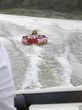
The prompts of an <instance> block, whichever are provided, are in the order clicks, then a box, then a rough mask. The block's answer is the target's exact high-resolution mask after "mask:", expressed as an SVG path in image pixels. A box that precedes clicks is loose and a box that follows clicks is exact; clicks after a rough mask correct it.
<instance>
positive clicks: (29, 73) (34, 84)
mask: <svg viewBox="0 0 82 110" xmlns="http://www.w3.org/2000/svg"><path fill="white" fill-rule="evenodd" d="M41 53H42V48H41V47H38V46H33V53H32V54H30V55H29V60H30V64H29V66H28V67H27V70H26V74H25V76H24V81H23V82H22V89H26V88H35V89H36V88H40V87H41V84H40V83H39V81H38V72H39V67H38V65H40V64H41V61H42V58H41V57H40V56H41Z"/></svg>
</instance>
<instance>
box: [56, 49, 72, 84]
mask: <svg viewBox="0 0 82 110" xmlns="http://www.w3.org/2000/svg"><path fill="white" fill-rule="evenodd" d="M68 55H69V48H68V47H66V48H65V52H64V53H63V54H62V55H61V56H60V57H58V56H56V59H57V60H58V62H59V63H60V64H61V65H62V66H63V74H62V82H61V83H62V85H67V86H72V84H71V81H70V80H71V74H72V68H71V65H70V62H69V61H68Z"/></svg>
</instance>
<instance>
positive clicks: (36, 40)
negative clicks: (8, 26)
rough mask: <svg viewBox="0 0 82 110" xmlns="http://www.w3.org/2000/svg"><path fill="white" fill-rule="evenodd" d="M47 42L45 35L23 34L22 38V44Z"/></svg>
mask: <svg viewBox="0 0 82 110" xmlns="http://www.w3.org/2000/svg"><path fill="white" fill-rule="evenodd" d="M47 42H48V38H47V37H46V36H45V35H39V36H38V37H32V38H30V37H28V36H23V38H22V44H26V45H32V44H37V45H41V44H45V43H47Z"/></svg>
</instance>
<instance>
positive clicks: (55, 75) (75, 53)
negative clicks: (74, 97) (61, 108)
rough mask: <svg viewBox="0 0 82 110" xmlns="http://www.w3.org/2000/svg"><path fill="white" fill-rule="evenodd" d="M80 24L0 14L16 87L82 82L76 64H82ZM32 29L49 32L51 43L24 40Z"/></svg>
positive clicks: (0, 28)
mask: <svg viewBox="0 0 82 110" xmlns="http://www.w3.org/2000/svg"><path fill="white" fill-rule="evenodd" d="M74 23H75V24H74ZM78 23H79V24H78ZM80 24H82V22H81V21H69V20H68V21H67V20H65V22H64V20H57V19H47V18H32V17H24V16H9V15H0V42H1V43H2V44H3V45H4V46H5V48H6V49H7V51H8V54H9V58H10V61H11V67H12V72H13V77H14V81H15V87H16V89H36V88H38V89H39V88H48V87H55V86H78V85H81V84H82V81H81V80H82V77H81V76H80V77H78V75H77V74H78V71H77V70H76V66H78V67H80V68H79V69H81V68H82V43H81V42H82V32H81V29H80V26H79V25H80ZM75 26H76V27H75ZM33 29H38V32H39V33H40V34H41V33H42V34H45V35H47V36H48V43H47V44H45V45H42V46H36V45H30V46H27V45H23V44H21V38H22V36H23V35H28V34H30V33H31V31H32V30H33ZM80 72H81V71H80ZM80 72H79V74H81V73H82V72H81V73H80Z"/></svg>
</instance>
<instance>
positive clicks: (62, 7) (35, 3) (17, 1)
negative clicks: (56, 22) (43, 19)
mask: <svg viewBox="0 0 82 110" xmlns="http://www.w3.org/2000/svg"><path fill="white" fill-rule="evenodd" d="M9 8H26V9H28V8H30V9H41V10H46V9H50V10H55V11H61V12H71V11H74V10H82V0H0V9H9Z"/></svg>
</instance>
